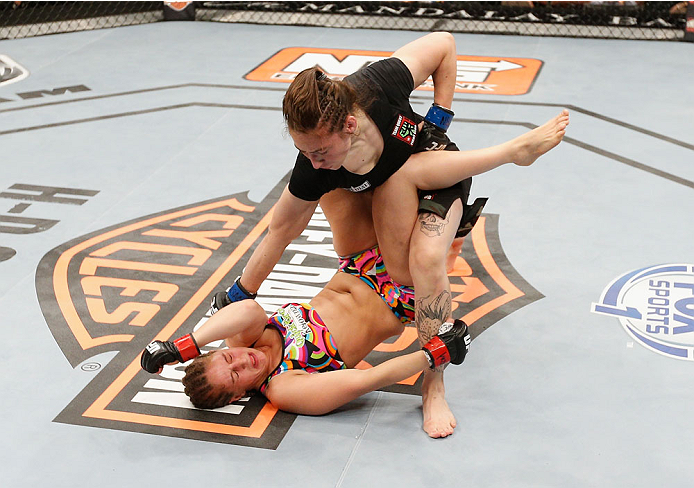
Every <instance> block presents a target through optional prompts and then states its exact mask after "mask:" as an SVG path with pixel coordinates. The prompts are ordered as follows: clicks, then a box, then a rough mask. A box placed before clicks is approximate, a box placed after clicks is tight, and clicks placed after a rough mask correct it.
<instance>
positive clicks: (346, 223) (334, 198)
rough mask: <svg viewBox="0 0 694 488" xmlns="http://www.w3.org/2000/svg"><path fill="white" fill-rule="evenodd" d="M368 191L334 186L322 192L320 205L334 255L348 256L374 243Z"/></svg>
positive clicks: (371, 194)
mask: <svg viewBox="0 0 694 488" xmlns="http://www.w3.org/2000/svg"><path fill="white" fill-rule="evenodd" d="M372 198H373V193H372V192H362V193H353V192H351V191H348V190H342V189H337V190H333V191H331V192H330V193H327V194H325V195H323V197H322V198H321V199H320V206H321V208H322V209H323V212H324V213H325V217H326V219H328V222H329V223H330V229H331V230H332V233H333V247H334V248H335V252H336V253H337V254H338V256H349V255H352V254H356V253H358V252H360V251H363V250H365V249H370V248H372V247H374V246H375V245H376V243H377V241H376V233H375V231H374V223H373V220H372V217H371V201H372Z"/></svg>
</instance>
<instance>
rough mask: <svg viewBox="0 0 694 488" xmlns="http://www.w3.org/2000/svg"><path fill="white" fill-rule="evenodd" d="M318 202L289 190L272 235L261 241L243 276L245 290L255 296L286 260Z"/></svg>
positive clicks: (273, 223)
mask: <svg viewBox="0 0 694 488" xmlns="http://www.w3.org/2000/svg"><path fill="white" fill-rule="evenodd" d="M317 206H318V202H317V201H315V202H311V201H306V200H301V199H300V198H297V197H295V196H294V195H292V194H291V193H290V192H289V188H285V189H284V192H282V195H281V196H280V198H279V200H278V201H277V204H276V205H275V207H274V208H273V209H272V212H273V213H272V218H271V220H270V226H269V227H268V233H267V235H266V236H265V237H264V238H263V240H262V241H260V244H258V247H257V248H256V249H255V251H254V252H253V255H252V256H251V258H250V259H249V260H248V264H247V265H246V268H245V269H244V271H243V275H242V276H241V284H242V285H243V287H244V288H245V289H246V290H248V291H250V292H251V293H255V292H257V291H258V288H260V285H261V284H262V283H263V281H264V280H265V278H267V276H268V275H269V274H270V272H271V271H272V268H274V267H275V265H276V264H277V263H278V261H279V260H280V257H282V253H283V252H284V250H285V249H286V248H287V246H288V245H289V243H291V242H292V241H293V240H294V239H296V238H297V237H299V235H301V233H302V232H303V231H304V229H306V226H307V225H308V223H309V221H310V220H311V216H312V215H313V212H314V211H315V210H316V207H317Z"/></svg>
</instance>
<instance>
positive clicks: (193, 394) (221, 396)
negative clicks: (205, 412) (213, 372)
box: [182, 352, 234, 409]
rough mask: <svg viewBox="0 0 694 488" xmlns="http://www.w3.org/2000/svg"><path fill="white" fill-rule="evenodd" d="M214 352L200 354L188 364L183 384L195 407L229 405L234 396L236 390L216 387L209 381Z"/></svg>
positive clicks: (206, 407)
mask: <svg viewBox="0 0 694 488" xmlns="http://www.w3.org/2000/svg"><path fill="white" fill-rule="evenodd" d="M212 354H213V353H212V352H208V353H206V354H203V355H202V356H198V357H197V358H195V359H194V360H193V362H192V363H190V364H189V365H188V366H186V369H185V376H184V377H183V380H182V382H183V386H184V387H185V390H184V392H185V394H186V395H188V398H190V401H191V403H192V404H193V406H194V407H195V408H205V409H211V408H219V407H223V406H225V405H228V404H229V402H231V399H232V398H233V397H234V392H229V391H224V390H223V389H221V388H215V387H214V386H212V385H211V384H210V383H209V382H208V381H207V366H208V364H209V362H210V360H211V357H212Z"/></svg>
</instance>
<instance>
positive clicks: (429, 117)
mask: <svg viewBox="0 0 694 488" xmlns="http://www.w3.org/2000/svg"><path fill="white" fill-rule="evenodd" d="M454 115H455V114H454V113H453V111H452V110H449V109H447V108H445V107H442V106H441V105H438V104H436V103H434V104H432V105H431V107H430V108H429V111H428V112H427V114H426V116H425V117H424V125H423V126H422V129H421V130H420V132H419V135H418V136H417V139H418V146H419V148H420V150H423V151H441V150H443V149H446V146H447V145H448V144H449V143H450V142H451V140H450V139H449V138H448V136H447V135H446V131H447V130H448V127H450V125H451V122H452V121H453V116H454Z"/></svg>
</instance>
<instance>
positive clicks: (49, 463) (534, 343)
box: [0, 22, 694, 488]
mask: <svg viewBox="0 0 694 488" xmlns="http://www.w3.org/2000/svg"><path fill="white" fill-rule="evenodd" d="M419 35H421V33H414V32H404V31H375V30H367V31H359V30H335V29H321V28H302V27H277V26H273V27H270V26H251V25H233V24H229V25H225V24H214V23H204V22H197V23H158V24H152V25H144V26H136V27H123V28H116V29H109V30H101V31H93V32H82V33H71V34H60V35H52V36H46V37H40V38H33V39H23V40H13V41H2V42H0V54H1V55H5V56H9V57H10V58H11V59H13V60H15V61H16V62H17V63H19V64H21V65H22V66H24V67H25V68H26V69H28V70H29V72H30V75H29V76H28V77H27V78H26V79H24V80H22V81H19V82H17V83H12V84H7V85H2V86H0V154H1V156H0V158H1V159H0V168H1V170H0V192H4V193H5V196H3V195H0V214H2V218H3V219H4V220H2V222H0V223H1V224H2V225H3V226H4V227H0V229H3V231H2V232H0V256H2V259H0V309H2V311H3V313H2V315H0V324H2V331H3V338H4V342H5V348H4V350H3V365H4V367H3V375H2V380H0V381H1V384H2V391H3V402H2V407H0V408H1V410H0V413H1V414H0V418H2V424H1V425H2V431H3V433H4V435H5V442H4V445H5V448H4V449H3V452H4V454H3V456H2V457H3V461H2V465H3V468H2V478H3V482H2V485H3V486H8V487H13V488H14V487H30V486H37V485H39V484H48V485H49V486H55V487H67V486H70V487H93V486H99V487H103V488H118V487H124V486H131V485H134V484H138V485H145V484H150V483H161V482H164V481H163V480H165V479H166V480H167V481H166V482H165V483H166V484H169V483H175V484H176V486H190V485H197V484H202V483H204V484H205V485H207V486H230V485H236V484H242V485H244V486H283V487H287V488H289V487H304V486H307V485H308V486H313V487H336V486H339V487H344V488H347V487H363V486H371V485H377V484H384V485H388V486H402V487H408V486H426V485H437V486H470V487H539V486H546V487H593V486H594V487H620V486H630V487H651V486H667V487H686V486H691V480H692V479H693V477H694V468H692V462H691V460H692V457H693V456H694V440H693V439H694V421H692V416H691V405H693V404H694V389H693V388H692V385H693V384H694V382H693V379H694V369H693V368H694V362H693V361H692V359H693V357H692V351H691V348H692V346H694V331H688V330H686V327H685V328H684V329H683V328H680V329H678V332H679V333H678V336H677V337H676V338H675V339H676V343H677V344H679V346H681V348H683V349H685V350H688V351H689V352H688V353H689V357H688V358H686V359H676V358H674V357H671V356H668V355H666V354H659V353H656V352H655V351H654V350H653V348H652V347H651V348H649V347H646V346H645V345H644V344H642V343H641V342H640V341H638V340H635V339H634V337H632V336H631V335H629V334H628V333H627V332H626V330H625V328H624V327H623V326H622V325H621V323H620V320H619V319H618V317H617V316H615V315H612V316H610V315H605V314H598V313H593V311H592V310H593V304H595V303H598V302H600V300H601V297H602V294H603V291H604V290H606V289H607V288H608V286H609V285H610V283H612V282H613V280H616V279H617V278H619V277H620V276H623V275H625V274H626V273H628V272H631V271H634V270H639V269H644V268H650V267H654V266H658V265H664V264H689V268H687V269H688V271H686V272H683V273H681V274H680V275H678V276H679V277H675V278H672V279H673V280H674V282H678V283H685V284H686V283H692V282H694V280H693V279H692V276H694V273H693V272H692V264H694V254H693V248H692V242H693V239H694V224H693V221H694V219H693V215H694V212H693V211H694V164H692V162H693V156H694V122H692V121H694V106H693V105H692V103H691V100H693V99H694V84H693V83H692V82H691V80H692V79H693V78H694V55H693V54H694V46H692V45H691V44H686V43H676V42H645V41H615V40H585V39H564V38H533V37H514V36H491V35H489V36H487V35H462V34H456V35H455V37H456V41H457V46H458V53H459V54H467V55H478V56H507V57H515V58H533V59H538V60H541V61H542V62H543V66H542V69H541V70H540V72H539V74H538V76H537V78H536V80H535V82H534V84H533V86H532V89H531V90H530V91H529V92H528V93H526V94H524V95H504V96H502V95H483V94H480V95H476V94H467V93H460V94H458V95H456V101H455V102H454V106H453V109H454V111H455V112H456V114H457V119H456V122H454V124H453V126H452V128H451V133H452V139H453V140H455V141H457V142H458V144H459V146H460V147H461V148H467V149H469V148H477V147H484V146H488V145H492V144H496V143H499V142H502V141H504V140H506V139H509V138H511V137H514V136H515V135H518V134H520V133H521V132H523V131H525V130H527V128H528V127H532V126H534V125H539V124H541V123H543V122H544V121H545V120H546V119H548V118H550V117H551V116H553V115H555V114H556V113H558V112H559V110H560V107H567V108H569V109H570V111H571V125H570V128H569V131H568V134H567V139H566V140H565V141H564V143H562V144H561V145H560V146H559V147H558V148H557V149H555V150H554V151H552V152H551V153H550V154H548V155H547V156H546V157H544V158H542V159H541V160H539V161H538V162H537V163H536V164H535V165H533V166H532V167H530V168H517V167H502V168H499V169H497V170H495V171H493V172H491V173H489V174H487V175H484V176H481V177H479V178H476V179H475V184H474V187H473V193H474V195H475V196H482V195H485V196H489V197H490V200H489V203H488V205H487V207H486V208H485V212H486V213H489V214H494V215H498V216H499V217H498V219H499V220H498V234H499V240H500V244H501V246H502V247H503V251H504V252H505V255H506V258H507V259H508V261H509V262H510V263H511V265H512V267H513V268H514V269H515V271H516V272H517V273H518V274H520V275H521V276H522V277H523V279H524V280H526V281H527V282H528V283H529V284H530V285H531V286H532V287H533V288H535V289H536V290H538V291H539V292H540V293H541V294H542V295H544V298H541V299H540V300H537V301H535V302H534V303H531V304H529V305H528V306H525V307H523V308H520V309H519V310H517V311H515V312H513V313H511V314H510V315H507V316H504V317H502V318H500V319H499V320H498V321H497V322H496V323H495V324H494V325H493V326H492V327H489V328H488V329H487V330H486V331H485V332H484V333H483V334H481V335H479V336H478V337H477V338H475V340H474V341H473V347H472V350H471V353H470V355H469V356H468V359H467V360H466V362H465V363H464V365H462V366H460V367H456V368H449V369H448V370H447V372H446V386H447V398H448V401H449V404H450V406H451V408H452V410H453V411H454V413H455V414H456V417H457V419H458V422H459V426H458V428H457V430H456V432H455V434H454V435H453V436H452V437H450V438H448V439H445V440H432V439H429V438H428V437H427V436H426V435H425V434H424V433H423V432H422V430H421V409H420V403H421V402H420V399H419V398H418V397H417V396H415V395H404V394H399V393H393V392H375V393H372V394H369V395H367V396H365V397H363V398H361V399H359V400H358V401H355V402H353V403H352V404H350V405H349V406H348V407H346V408H343V409H341V410H340V411H338V412H336V413H334V414H331V415H327V416H323V417H318V418H315V417H298V418H296V419H295V420H294V422H293V424H291V427H290V428H289V430H288V431H287V433H286V435H285V436H284V438H283V439H282V440H281V442H280V443H279V445H278V446H277V448H276V449H264V448H258V447H249V446H245V445H235V444H233V443H231V444H227V443H223V442H207V441H205V440H202V439H191V438H183V437H177V436H176V435H156V433H147V432H140V431H128V430H127V429H126V430H123V429H119V428H110V427H109V425H106V424H104V425H93V424H92V425H74V424H70V423H65V422H56V421H54V419H55V418H56V417H57V416H58V415H59V414H60V413H61V411H63V409H65V408H66V406H67V405H68V404H70V403H71V402H72V401H73V399H75V398H76V397H78V395H79V394H80V392H81V391H82V390H84V389H85V388H88V387H89V384H90V382H93V381H94V380H95V378H96V377H97V376H98V375H99V374H101V373H100V371H96V370H91V369H90V368H89V367H84V366H85V365H88V364H96V363H99V364H100V365H105V364H106V363H108V362H109V361H110V359H111V358H112V357H113V356H114V354H115V349H114V350H112V351H107V352H103V351H101V352H100V354H99V355H96V356H95V357H93V358H89V355H88V354H87V355H86V356H85V357H84V359H80V360H79V361H76V362H75V361H70V360H68V359H67V358H66V355H65V354H64V352H63V350H61V347H60V346H59V344H58V339H57V338H56V337H55V336H54V334H53V333H52V331H51V329H49V324H48V322H50V321H51V320H54V317H53V318H52V317H50V316H47V315H46V310H48V308H47V305H46V304H45V303H43V302H42V303H40V299H39V298H37V297H41V296H42V290H41V289H37V287H38V288H41V287H44V286H45V287H48V286H49V285H50V282H49V281H46V280H45V279H38V278H37V269H38V268H39V263H41V262H42V258H43V257H44V256H45V255H47V254H48V253H49V252H51V251H52V250H53V249H55V248H58V247H59V246H61V245H63V244H65V243H68V242H71V241H73V240H74V239H77V238H80V237H81V236H85V235H92V234H93V233H97V234H98V233H99V232H101V231H102V230H103V229H107V228H111V227H113V226H119V225H121V224H123V223H126V222H130V221H135V220H137V219H141V218H143V217H145V216H149V215H156V214H160V213H162V212H167V211H169V210H172V209H178V208H182V207H186V206H191V205H195V204H198V203H199V202H206V201H209V200H211V199H217V198H221V197H224V196H227V195H234V194H243V193H245V192H248V195H247V198H248V200H249V201H251V202H261V201H263V200H264V199H266V197H267V196H268V195H269V194H271V192H272V191H273V189H275V188H276V187H277V185H278V184H279V182H280V181H281V179H282V178H283V177H284V175H285V174H286V173H287V172H288V171H289V170H290V169H291V167H292V164H293V158H294V149H293V146H292V143H291V140H290V139H288V138H287V137H286V136H284V134H283V128H282V121H281V116H280V114H279V112H278V108H279V106H280V104H281V97H282V90H283V89H284V88H285V87H286V85H283V84H278V83H274V82H258V81H250V80H247V79H245V78H244V75H246V74H247V73H249V72H250V71H251V70H253V69H254V68H256V67H257V66H258V65H260V64H261V63H263V62H264V61H265V60H267V59H268V58H270V57H271V56H272V55H273V54H275V53H277V52H278V51H280V50H281V49H283V48H285V47H292V46H305V47H319V48H342V49H354V50H374V51H393V50H395V49H396V48H397V47H399V46H401V45H403V44H405V43H406V42H408V41H410V40H412V39H415V38H416V37H418V36H419ZM69 86H72V87H74V86H83V87H86V88H85V90H84V91H67V92H64V93H60V92H59V91H58V92H56V91H53V92H52V93H51V94H44V96H42V97H39V98H24V97H22V96H21V95H20V94H26V93H30V92H35V91H41V90H54V89H56V88H59V87H69ZM430 100H431V96H430V93H429V92H417V94H416V95H415V100H414V101H415V102H416V104H415V107H416V109H418V110H420V111H423V109H425V108H426V106H427V105H428V104H429V103H430ZM21 184H24V185H35V186H50V187H60V188H68V189H81V190H90V191H91V193H90V194H88V195H85V194H83V195H81V196H77V195H75V194H71V195H67V196H69V197H70V198H81V199H83V200H84V202H83V203H82V204H65V203H59V202H56V201H51V202H47V201H28V200H22V199H20V198H18V197H14V198H13V197H11V196H8V195H7V193H13V192H14V193H16V192H19V193H22V190H21V189H18V188H17V187H15V188H14V189H13V188H11V187H13V186H15V185H21ZM24 192H25V193H26V191H24ZM61 196H66V195H61ZM26 203H28V204H30V206H29V207H22V206H21V205H23V204H26ZM73 203H74V202H73ZM8 217H21V218H25V219H42V220H50V221H53V222H54V224H53V225H52V226H50V228H47V229H45V230H43V231H42V232H33V233H28V232H26V231H25V232H11V231H9V230H8V229H9V228H11V227H12V226H13V225H14V226H15V227H14V228H15V229H16V228H17V225H18V224H17V221H16V220H14V221H13V220H12V219H11V218H8ZM55 221H57V222H55ZM13 222H14V223H13ZM24 222H25V224H24V225H25V227H23V228H24V229H26V228H30V227H32V226H33V225H34V224H36V222H38V221H36V220H34V221H31V222H34V224H27V223H26V222H30V221H29V220H25V221H24ZM27 225H28V226H29V227H26V226H27ZM20 227H21V226H20ZM94 235H96V234H94ZM12 250H13V251H15V252H16V254H15V253H13V252H12ZM186 259H187V258H186ZM663 279H665V278H663ZM667 279H670V278H667ZM671 282H673V281H671ZM75 286H79V283H76V285H75ZM638 286H646V287H648V285H639V284H637V283H636V284H634V287H633V288H632V289H636V288H637V287H638ZM652 286H656V285H652ZM632 289H630V290H627V291H631V290H632ZM678 290H679V291H677V293H679V295H677V296H678V297H679V299H680V301H679V302H678V303H680V307H679V308H678V309H677V310H674V309H673V310H674V312H673V311H671V312H670V313H671V314H672V313H674V314H679V316H680V317H682V316H685V318H686V316H689V317H691V316H692V315H694V313H693V311H694V305H692V304H691V301H689V300H688V299H687V295H686V293H688V290H689V289H688V288H686V287H684V288H683V287H680V288H679V289H678ZM675 292H676V290H674V288H673V297H674V296H675ZM625 293H626V292H625ZM603 303H607V302H603ZM673 304H674V299H673ZM42 307H43V308H42ZM671 320H673V319H672V318H671ZM683 320H685V319H683ZM686 323H687V322H686V320H685V321H683V322H681V323H680V326H681V327H683V325H682V324H686ZM669 325H671V326H673V325H675V324H674V320H673V324H669ZM669 331H670V333H671V334H674V332H675V329H674V327H671V328H670V329H669ZM663 338H664V339H669V338H668V337H663ZM670 338H671V337H670ZM146 342H147V341H145V344H146ZM103 373H107V371H106V370H103ZM153 434H154V435H153Z"/></svg>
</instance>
